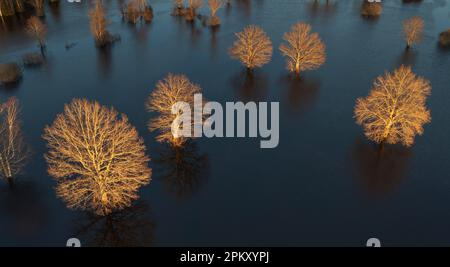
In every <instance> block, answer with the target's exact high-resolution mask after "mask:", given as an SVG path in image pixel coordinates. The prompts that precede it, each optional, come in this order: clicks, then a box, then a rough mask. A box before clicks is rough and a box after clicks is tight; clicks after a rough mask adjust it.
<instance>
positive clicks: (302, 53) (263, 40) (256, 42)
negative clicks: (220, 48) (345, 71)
mask: <svg viewBox="0 0 450 267" xmlns="http://www.w3.org/2000/svg"><path fill="white" fill-rule="evenodd" d="M236 37H237V40H236V41H235V42H234V44H233V46H232V47H231V48H230V50H229V53H230V56H231V57H232V58H234V59H238V60H240V61H241V62H242V64H243V65H244V66H245V67H246V68H247V69H249V70H251V69H254V68H256V67H261V66H263V65H265V64H267V63H268V62H269V61H270V59H271V57H272V52H273V48H272V42H271V40H270V38H269V37H268V36H267V35H266V33H265V32H264V31H263V29H261V28H260V27H259V26H255V25H250V26H247V27H246V28H245V29H244V30H243V31H242V32H239V33H236ZM283 39H284V41H285V43H282V44H281V45H280V47H279V49H280V51H281V53H282V54H283V56H285V57H286V68H287V69H288V70H289V71H291V72H294V73H296V74H297V75H298V74H300V72H302V71H305V70H314V69H317V68H319V67H320V66H321V65H323V64H324V63H325V61H326V52H325V44H324V43H323V42H322V40H321V39H320V37H319V35H318V34H317V33H311V26H310V25H309V24H306V23H301V22H299V23H296V24H295V25H294V26H292V29H291V31H290V32H287V33H285V34H284V37H283Z"/></svg>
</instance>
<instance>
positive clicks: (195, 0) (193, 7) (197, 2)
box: [185, 0, 203, 21]
mask: <svg viewBox="0 0 450 267" xmlns="http://www.w3.org/2000/svg"><path fill="white" fill-rule="evenodd" d="M202 5H203V0H188V7H187V9H186V12H185V13H186V14H185V18H186V20H187V21H193V20H194V19H195V17H196V16H197V9H199V8H200V7H201V6H202Z"/></svg>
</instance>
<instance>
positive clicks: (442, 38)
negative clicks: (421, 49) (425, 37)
mask: <svg viewBox="0 0 450 267" xmlns="http://www.w3.org/2000/svg"><path fill="white" fill-rule="evenodd" d="M439 44H440V45H441V46H443V47H450V29H448V30H446V31H444V32H441V33H440V34H439Z"/></svg>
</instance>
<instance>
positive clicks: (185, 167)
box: [153, 141, 209, 198]
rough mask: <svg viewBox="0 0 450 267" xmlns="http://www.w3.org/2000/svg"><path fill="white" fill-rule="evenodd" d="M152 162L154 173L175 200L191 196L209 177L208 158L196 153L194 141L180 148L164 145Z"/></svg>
mask: <svg viewBox="0 0 450 267" xmlns="http://www.w3.org/2000/svg"><path fill="white" fill-rule="evenodd" d="M153 162H154V163H155V173H157V174H158V177H160V178H161V179H162V180H163V181H164V183H165V185H166V187H167V189H168V191H169V192H170V193H171V194H173V195H174V196H175V197H177V198H184V197H188V196H191V195H193V194H194V193H195V192H197V191H198V190H199V188H200V187H201V186H202V185H203V184H204V183H205V182H206V180H207V177H208V176H209V160H208V157H207V156H206V155H205V154H201V153H200V152H199V151H198V148H197V144H196V143H195V141H187V143H186V144H185V145H184V146H182V147H173V146H170V145H165V146H164V148H162V149H161V150H160V151H159V153H158V157H157V158H154V159H153Z"/></svg>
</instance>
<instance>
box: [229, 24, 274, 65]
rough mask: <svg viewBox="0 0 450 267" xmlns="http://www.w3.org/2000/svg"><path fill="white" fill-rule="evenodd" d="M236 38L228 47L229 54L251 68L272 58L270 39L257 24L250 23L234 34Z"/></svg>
mask: <svg viewBox="0 0 450 267" xmlns="http://www.w3.org/2000/svg"><path fill="white" fill-rule="evenodd" d="M235 35H236V37H237V40H236V41H235V42H234V44H233V46H232V47H231V48H230V50H229V53H230V56H231V57H232V58H234V59H238V60H240V61H241V62H242V64H243V65H244V66H245V67H247V69H249V70H251V69H254V68H256V67H261V66H263V65H265V64H267V63H269V62H270V60H271V58H272V52H273V48H272V41H270V38H269V37H268V36H267V35H266V33H265V32H264V31H263V29H261V28H260V27H259V26H255V25H250V26H247V27H246V28H244V30H243V31H242V32H238V33H236V34H235Z"/></svg>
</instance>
